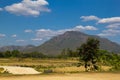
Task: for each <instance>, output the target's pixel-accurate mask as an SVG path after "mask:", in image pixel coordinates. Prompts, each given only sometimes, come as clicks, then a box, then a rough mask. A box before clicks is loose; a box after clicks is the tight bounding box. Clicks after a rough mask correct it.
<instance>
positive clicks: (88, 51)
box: [78, 38, 100, 71]
mask: <svg viewBox="0 0 120 80" xmlns="http://www.w3.org/2000/svg"><path fill="white" fill-rule="evenodd" d="M99 45H100V44H99V40H97V39H94V38H88V40H87V42H86V43H84V44H82V45H81V47H80V48H79V49H78V51H79V56H80V58H81V60H83V61H84V63H85V68H86V71H88V67H91V66H93V67H91V68H94V69H97V68H96V66H97V65H96V62H97V59H98V55H97V52H98V50H99Z"/></svg>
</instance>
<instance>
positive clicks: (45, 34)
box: [36, 25, 97, 39]
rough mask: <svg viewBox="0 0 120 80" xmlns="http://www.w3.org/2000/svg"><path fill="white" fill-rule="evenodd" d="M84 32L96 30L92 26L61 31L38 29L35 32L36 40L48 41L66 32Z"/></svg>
mask: <svg viewBox="0 0 120 80" xmlns="http://www.w3.org/2000/svg"><path fill="white" fill-rule="evenodd" d="M86 30H90V31H93V30H97V28H95V27H93V26H82V25H79V26H76V27H74V28H70V29H63V30H50V29H39V30H36V38H37V39H46V38H47V39H50V38H51V37H53V36H57V35H60V34H63V33H65V32H66V31H86Z"/></svg>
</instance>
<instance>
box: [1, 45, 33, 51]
mask: <svg viewBox="0 0 120 80" xmlns="http://www.w3.org/2000/svg"><path fill="white" fill-rule="evenodd" d="M34 47H35V46H33V45H27V46H14V45H11V46H4V47H0V51H1V52H4V51H7V50H9V51H12V50H19V51H24V50H27V49H31V48H34Z"/></svg>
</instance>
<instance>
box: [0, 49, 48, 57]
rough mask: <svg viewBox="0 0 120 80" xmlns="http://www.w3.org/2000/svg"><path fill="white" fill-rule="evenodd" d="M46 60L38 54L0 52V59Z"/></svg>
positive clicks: (16, 51)
mask: <svg viewBox="0 0 120 80" xmlns="http://www.w3.org/2000/svg"><path fill="white" fill-rule="evenodd" d="M11 57H13V58H46V57H47V56H46V55H44V54H42V53H40V52H31V53H21V52H19V51H18V50H13V51H6V52H0V58H11Z"/></svg>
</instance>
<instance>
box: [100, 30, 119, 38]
mask: <svg viewBox="0 0 120 80" xmlns="http://www.w3.org/2000/svg"><path fill="white" fill-rule="evenodd" d="M117 35H120V30H116V29H108V30H103V31H102V33H100V34H98V36H102V37H108V36H117Z"/></svg>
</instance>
